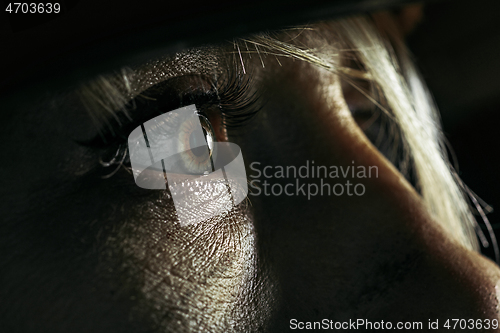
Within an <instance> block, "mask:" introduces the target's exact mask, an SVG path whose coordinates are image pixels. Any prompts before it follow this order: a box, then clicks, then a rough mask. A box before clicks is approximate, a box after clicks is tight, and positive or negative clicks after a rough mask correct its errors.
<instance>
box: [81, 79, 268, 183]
mask: <svg viewBox="0 0 500 333" xmlns="http://www.w3.org/2000/svg"><path fill="white" fill-rule="evenodd" d="M178 79H180V80H182V77H180V78H178ZM253 82H254V77H253V76H252V75H250V74H246V75H235V74H231V73H230V72H229V71H228V73H227V75H225V76H223V79H219V80H215V82H211V83H210V85H211V87H212V88H211V89H210V90H205V91H203V92H199V91H198V92H196V91H194V90H191V91H188V92H187V93H186V92H185V91H184V92H181V94H184V95H183V96H182V98H181V102H180V103H179V104H180V105H178V106H177V108H179V107H183V106H186V105H191V104H195V105H196V107H197V109H198V110H202V111H201V112H200V113H201V114H203V115H205V116H206V114H205V113H204V111H203V110H208V109H210V108H213V107H217V108H218V109H219V112H220V115H221V119H222V120H221V125H222V126H224V128H226V129H228V128H239V127H242V126H244V125H245V124H246V123H247V122H248V121H249V120H250V119H251V118H252V117H253V116H254V115H255V114H256V113H257V112H258V111H259V110H261V108H262V107H263V101H262V99H261V96H260V95H259V94H258V93H257V92H253V93H250V89H251V87H252V84H253ZM166 84H167V85H168V82H166ZM191 88H192V87H191ZM148 90H151V91H153V92H154V93H153V94H152V95H144V94H141V95H139V96H140V97H144V96H146V98H147V99H150V100H151V99H155V100H156V98H155V97H158V96H161V94H162V92H164V91H166V89H162V88H160V87H153V88H150V89H148ZM140 97H136V98H134V99H133V100H131V101H130V102H129V104H130V105H132V106H135V102H136V99H138V98H140ZM125 109H127V108H125ZM172 109H174V108H172ZM122 118H123V117H122ZM141 118H143V119H141V120H134V119H132V118H131V117H129V116H127V117H126V118H125V119H124V120H125V121H122V122H120V121H113V122H111V123H109V124H108V127H107V128H106V129H105V130H104V131H102V133H100V135H99V137H98V138H95V139H93V140H92V141H91V142H88V143H84V144H85V145H87V146H94V147H100V148H104V149H105V150H106V151H107V152H108V153H109V150H110V149H109V148H110V147H111V146H114V145H116V144H117V145H118V147H117V148H116V149H115V150H113V151H114V154H113V157H112V158H111V160H109V161H107V162H105V161H103V159H102V156H101V157H100V158H99V163H100V164H101V166H102V167H103V168H105V169H108V168H110V167H114V169H113V170H112V171H111V172H110V173H108V174H106V175H104V176H102V177H101V178H103V179H107V178H110V177H112V176H113V175H114V174H116V173H117V172H118V170H119V169H120V168H121V167H122V166H123V167H124V168H125V169H126V170H128V171H129V172H131V168H130V160H129V156H128V149H127V141H126V138H127V137H128V133H127V132H130V131H128V130H127V129H130V128H135V127H137V126H140V125H141V124H142V123H143V122H144V121H147V120H148V119H146V118H144V117H141ZM207 118H208V117H207ZM144 119H145V120H144ZM122 120H123V119H122ZM143 120H144V121H143ZM117 138H118V139H119V140H118V141H117V140H116V139H117ZM113 143H114V144H113Z"/></svg>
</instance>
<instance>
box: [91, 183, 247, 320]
mask: <svg viewBox="0 0 500 333" xmlns="http://www.w3.org/2000/svg"><path fill="white" fill-rule="evenodd" d="M156 197H157V198H156V200H150V202H148V203H145V204H140V205H139V204H137V205H133V206H132V207H130V208H128V209H127V210H126V211H125V212H124V214H123V217H124V221H123V222H122V223H121V224H120V226H119V227H118V228H117V229H116V230H115V231H113V233H112V234H110V235H109V236H108V238H107V240H106V242H105V244H106V247H105V249H104V252H103V254H102V256H101V259H100V262H101V264H100V267H99V271H100V272H103V273H104V274H105V275H106V280H108V281H110V285H111V286H112V288H118V290H117V294H118V295H123V297H132V298H133V299H134V300H135V304H136V306H135V310H134V314H135V315H136V316H138V317H140V318H147V319H148V320H150V321H151V322H152V324H153V325H154V326H158V327H162V328H167V327H168V328H169V329H172V328H173V327H175V328H176V330H182V329H183V328H185V327H186V326H189V325H192V324H193V323H194V322H196V323H197V324H198V325H202V326H205V327H212V328H216V329H218V330H225V329H226V327H225V325H226V324H227V320H228V318H229V317H230V316H234V315H236V314H238V313H239V311H241V305H242V304H243V303H244V302H246V299H247V298H248V291H247V289H246V288H247V286H248V285H250V284H251V282H252V281H253V278H254V276H255V273H256V272H255V269H256V267H255V261H254V260H255V259H254V258H255V252H254V247H255V244H254V241H255V240H254V233H253V229H252V225H251V222H250V220H249V217H248V216H247V212H246V211H244V210H242V209H238V208H235V209H233V210H232V211H230V212H229V213H226V214H224V215H223V216H218V217H215V218H212V219H210V220H208V221H205V222H202V223H199V224H197V225H191V226H185V227H181V226H179V224H178V223H177V222H176V221H177V217H176V213H175V209H174V206H173V202H172V200H171V199H169V198H168V197H166V196H165V193H164V192H161V193H160V192H157V196H156Z"/></svg>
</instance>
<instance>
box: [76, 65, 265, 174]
mask: <svg viewBox="0 0 500 333" xmlns="http://www.w3.org/2000/svg"><path fill="white" fill-rule="evenodd" d="M251 82H252V76H250V75H243V76H241V75H236V76H235V75H233V73H231V72H228V73H227V74H226V75H223V76H220V77H219V78H218V79H217V80H214V79H211V78H207V77H204V76H200V75H185V76H182V77H177V78H172V79H169V80H167V81H164V82H162V83H159V84H157V85H155V86H153V87H151V88H149V89H148V90H146V91H144V92H142V93H141V94H140V95H138V96H137V97H136V98H134V99H133V100H131V101H130V102H129V103H128V104H126V105H125V106H124V107H123V108H122V109H121V110H118V111H116V112H115V113H114V114H113V117H109V119H107V120H106V121H103V122H102V124H101V125H100V126H99V134H98V135H96V136H94V138H93V139H91V140H88V141H80V143H81V144H83V145H85V146H87V147H91V148H97V149H101V151H102V154H103V155H101V157H100V164H101V165H102V166H104V167H105V168H106V170H105V171H104V174H103V175H102V176H101V177H102V178H109V177H111V176H112V175H114V174H115V173H116V172H117V171H118V169H120V167H121V166H125V167H127V168H128V169H129V170H131V165H130V161H131V157H132V156H131V155H132V154H133V153H135V154H139V153H137V151H139V150H142V151H144V148H147V147H146V146H145V143H144V147H139V146H137V147H135V146H136V145H138V143H137V144H134V145H133V146H134V147H135V148H137V151H135V152H132V151H134V150H135V149H134V148H133V149H132V151H131V146H130V143H129V145H128V149H127V139H129V136H130V134H131V133H132V132H134V131H136V129H137V128H138V127H139V131H138V132H137V133H136V134H137V138H139V137H140V136H142V135H143V133H142V131H141V130H140V126H141V124H142V126H146V124H147V123H149V122H150V121H151V120H153V119H155V118H157V117H158V116H159V115H167V114H170V113H172V112H173V111H174V110H177V109H179V108H183V107H185V106H186V105H194V106H195V107H196V110H197V111H196V113H194V114H190V117H189V118H187V119H186V118H185V117H167V118H163V120H161V121H154V124H152V125H151V127H150V129H151V130H152V131H154V132H155V133H154V134H155V136H156V135H157V136H158V137H160V139H159V141H158V140H154V139H152V140H150V141H149V143H150V144H152V146H151V147H152V149H158V150H161V149H167V145H168V144H167V143H166V141H165V140H166V137H169V138H170V139H173V140H174V141H175V142H176V144H175V147H172V146H169V147H168V149H171V150H172V152H173V154H175V155H176V156H175V158H174V159H173V161H172V163H170V168H169V166H168V165H165V170H166V171H167V172H168V171H170V172H173V173H185V174H198V175H200V174H204V173H206V172H205V171H207V172H208V173H210V172H211V171H213V161H214V160H215V158H216V156H217V152H216V150H217V148H216V147H217V144H216V143H217V141H219V142H222V141H226V139H227V135H228V134H227V129H228V128H231V129H233V130H237V128H238V127H240V126H242V125H243V124H244V123H246V121H248V120H250V119H251V118H252V117H253V115H255V114H256V113H257V112H258V111H259V110H260V109H261V107H262V106H263V103H262V102H261V100H260V99H259V95H258V94H257V93H255V92H252V89H249V87H250V86H251ZM174 113H175V112H174ZM200 126H201V130H200ZM195 129H196V130H195ZM161 138H163V139H161ZM162 140H163V142H161V141H162ZM174 151H175V152H174ZM135 156H137V155H135ZM140 159H141V160H142V161H146V160H150V158H149V156H148V154H147V150H146V152H145V155H144V156H141V157H140ZM154 160H155V161H156V160H157V159H156V158H155V159H154ZM165 163H166V161H165Z"/></svg>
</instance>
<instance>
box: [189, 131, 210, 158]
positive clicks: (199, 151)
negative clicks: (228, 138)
mask: <svg viewBox="0 0 500 333" xmlns="http://www.w3.org/2000/svg"><path fill="white" fill-rule="evenodd" d="M202 130H203V134H201V133H196V132H193V133H191V135H190V136H189V145H190V146H191V147H194V148H192V149H191V152H192V153H193V154H194V155H195V156H202V155H205V154H207V155H208V149H209V148H208V144H207V139H206V137H207V135H208V134H207V131H205V129H204V128H203V127H202Z"/></svg>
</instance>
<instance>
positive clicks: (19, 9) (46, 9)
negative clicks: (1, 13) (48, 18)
mask: <svg viewBox="0 0 500 333" xmlns="http://www.w3.org/2000/svg"><path fill="white" fill-rule="evenodd" d="M5 11H6V12H8V13H9V14H21V13H22V14H28V13H30V14H43V13H46V14H52V13H54V14H57V13H59V12H60V11H61V4H59V3H57V2H56V3H50V2H48V3H27V2H14V3H10V2H9V4H8V5H7V8H6V9H5Z"/></svg>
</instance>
